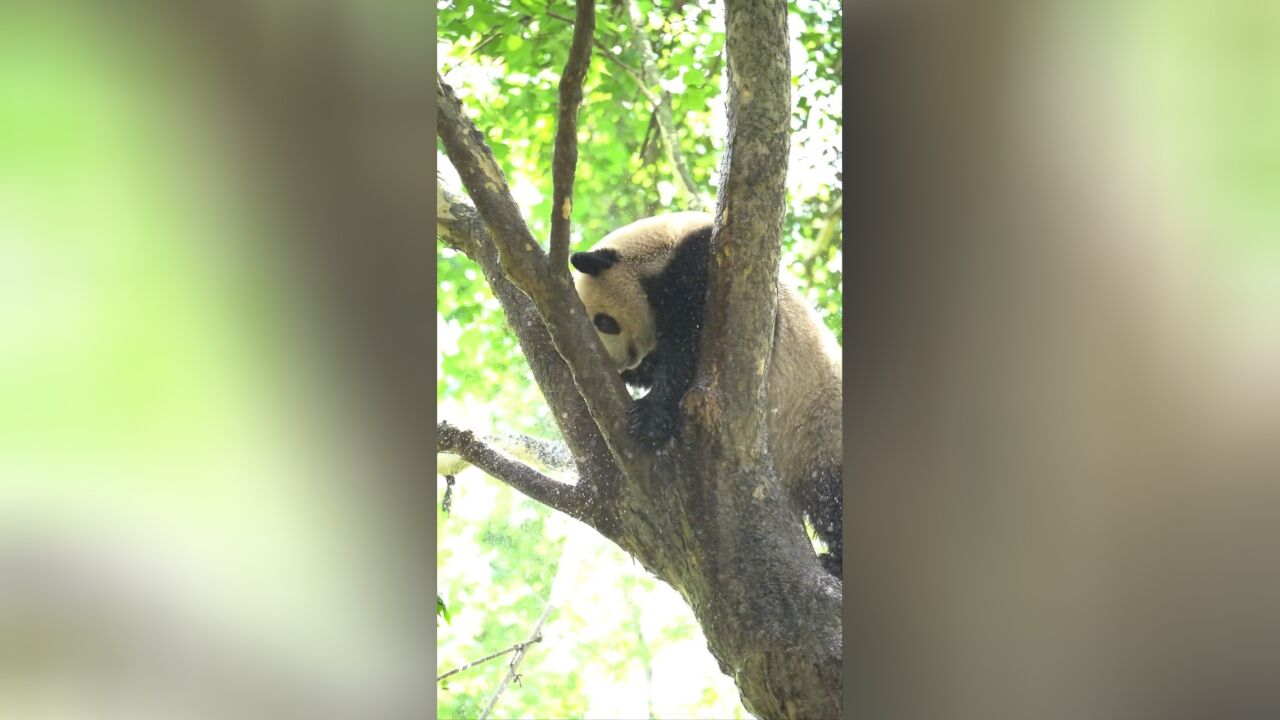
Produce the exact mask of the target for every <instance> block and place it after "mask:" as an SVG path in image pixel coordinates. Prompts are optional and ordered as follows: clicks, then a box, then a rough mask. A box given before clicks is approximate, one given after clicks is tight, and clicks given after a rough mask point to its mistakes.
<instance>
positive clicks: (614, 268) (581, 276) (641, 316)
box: [569, 247, 658, 371]
mask: <svg viewBox="0 0 1280 720" xmlns="http://www.w3.org/2000/svg"><path fill="white" fill-rule="evenodd" d="M569 262H570V264H572V265H573V267H574V269H575V270H577V271H578V273H577V275H576V276H575V277H574V284H575V286H576V287H577V290H578V297H580V298H582V304H583V305H585V306H586V308H587V317H589V318H590V319H591V324H592V325H594V326H595V329H596V334H597V335H599V336H600V340H601V341H602V342H603V343H604V347H605V350H607V351H608V353H609V359H610V360H611V361H612V362H613V367H614V369H615V370H618V371H622V370H630V369H632V368H634V367H635V366H637V365H639V364H640V361H641V360H643V359H644V357H645V356H646V355H648V354H649V353H650V352H652V351H653V349H654V348H655V347H657V344H658V339H657V331H656V328H655V323H654V317H653V308H652V307H651V306H650V305H649V298H648V295H647V294H646V293H645V291H644V287H643V286H642V285H641V284H640V276H639V275H638V274H637V272H636V271H637V267H636V266H635V265H634V264H633V263H631V262H628V260H627V259H626V258H625V257H623V256H622V255H621V254H620V253H619V251H618V250H616V249H614V248H611V247H597V248H595V249H593V250H590V251H588V252H578V253H574V254H573V255H572V256H571V257H570V258H569Z"/></svg>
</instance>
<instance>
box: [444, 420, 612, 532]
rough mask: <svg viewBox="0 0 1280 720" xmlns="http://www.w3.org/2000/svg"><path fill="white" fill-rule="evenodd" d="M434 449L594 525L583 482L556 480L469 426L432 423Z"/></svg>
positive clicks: (591, 508)
mask: <svg viewBox="0 0 1280 720" xmlns="http://www.w3.org/2000/svg"><path fill="white" fill-rule="evenodd" d="M436 452H443V453H453V454H454V455H457V456H458V457H461V458H463V459H464V460H466V461H467V462H469V463H471V464H472V465H475V466H476V467H478V468H480V469H481V470H483V471H485V472H487V473H489V474H490V475H492V476H494V477H495V478H498V479H499V480H501V481H502V482H504V483H506V484H508V485H510V486H511V487H513V488H515V489H516V490H519V491H520V492H522V493H524V494H525V495H528V496H529V497H530V498H533V499H534V500H537V501H538V502H540V503H542V504H544V505H546V506H548V507H551V508H553V509H556V510H559V511H560V512H562V513H565V514H566V515H568V516H570V517H572V518H575V519H577V520H581V521H582V522H584V523H586V524H587V525H590V526H591V527H595V526H596V506H595V505H594V504H593V503H591V502H590V500H591V498H592V495H591V493H590V492H588V491H587V490H586V488H584V487H583V486H580V485H566V484H565V483H562V482H557V481H555V480H553V479H551V478H549V477H547V476H546V475H543V474H542V473H540V472H538V471H537V470H534V469H533V468H531V467H529V466H528V465H525V464H523V463H519V462H516V461H515V460H512V459H511V458H509V457H507V456H506V455H504V454H502V453H501V452H499V451H497V450H495V449H493V448H492V447H489V446H488V445H486V444H485V443H484V442H482V441H481V440H480V439H479V438H477V437H476V435H475V433H473V432H471V431H470V430H462V429H459V428H457V427H454V426H453V425H451V424H449V423H448V422H444V421H441V422H440V423H438V424H437V425H436Z"/></svg>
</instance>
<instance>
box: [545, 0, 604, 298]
mask: <svg viewBox="0 0 1280 720" xmlns="http://www.w3.org/2000/svg"><path fill="white" fill-rule="evenodd" d="M577 5H578V9H577V20H576V21H575V22H574V24H573V44H572V45H571V46H570V47H569V59H568V60H566V61H565V64H564V72H563V73H561V74H560V117H559V119H558V120H557V122H556V147H555V154H554V157H553V159H552V163H551V181H552V187H553V190H552V194H551V197H552V203H551V261H550V262H551V272H553V273H555V274H557V275H560V276H563V277H564V278H565V281H566V284H567V281H568V278H569V218H570V217H571V215H572V211H573V174H574V170H575V169H576V168H577V165H578V108H579V107H580V106H581V105H582V83H583V82H584V81H585V80H586V77H587V68H588V67H590V65H591V39H592V37H593V36H594V33H595V28H596V5H595V0H577Z"/></svg>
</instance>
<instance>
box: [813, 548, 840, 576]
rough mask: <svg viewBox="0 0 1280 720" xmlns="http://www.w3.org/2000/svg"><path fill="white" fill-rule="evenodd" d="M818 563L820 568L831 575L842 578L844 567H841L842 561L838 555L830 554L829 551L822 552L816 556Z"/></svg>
mask: <svg viewBox="0 0 1280 720" xmlns="http://www.w3.org/2000/svg"><path fill="white" fill-rule="evenodd" d="M818 563H819V564H821V565H822V569H824V570H826V571H827V572H828V573H831V574H832V575H835V576H836V578H838V579H842V580H843V578H844V568H843V567H842V565H843V563H842V562H841V559H840V557H839V556H837V555H832V554H831V553H822V554H821V555H819V556H818Z"/></svg>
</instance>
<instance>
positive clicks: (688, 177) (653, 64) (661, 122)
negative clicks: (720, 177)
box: [626, 0, 705, 205]
mask: <svg viewBox="0 0 1280 720" xmlns="http://www.w3.org/2000/svg"><path fill="white" fill-rule="evenodd" d="M626 2H627V19H628V20H629V21H630V23H631V35H632V38H633V42H634V43H635V44H636V46H637V49H638V50H639V51H640V58H641V62H642V63H643V65H642V67H641V72H642V73H643V77H642V78H641V82H642V83H644V84H646V85H647V84H648V82H649V78H656V77H657V76H658V63H657V61H656V59H655V58H656V56H655V55H654V52H653V46H652V45H650V44H649V36H648V35H647V34H645V29H644V19H643V18H642V17H641V16H640V8H639V7H638V6H637V5H636V3H635V0H626ZM656 107H657V110H658V129H659V130H660V131H661V132H662V139H663V140H664V141H665V145H666V150H667V159H668V160H669V161H670V162H671V166H672V167H673V168H675V171H676V176H677V177H679V178H680V182H681V183H682V184H683V185H684V189H685V191H686V192H687V193H688V194H689V197H690V198H692V199H693V200H694V201H696V202H698V203H700V204H704V205H705V203H704V202H703V198H702V195H701V194H700V193H699V192H698V188H697V186H696V185H695V184H694V182H693V174H692V173H690V172H689V164H688V163H687V162H686V161H685V158H684V152H683V151H682V150H681V149H680V140H679V138H678V136H677V134H676V124H675V120H674V118H673V116H672V112H671V93H669V92H666V91H664V92H663V93H662V98H661V99H660V100H658V102H657V104H656Z"/></svg>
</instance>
